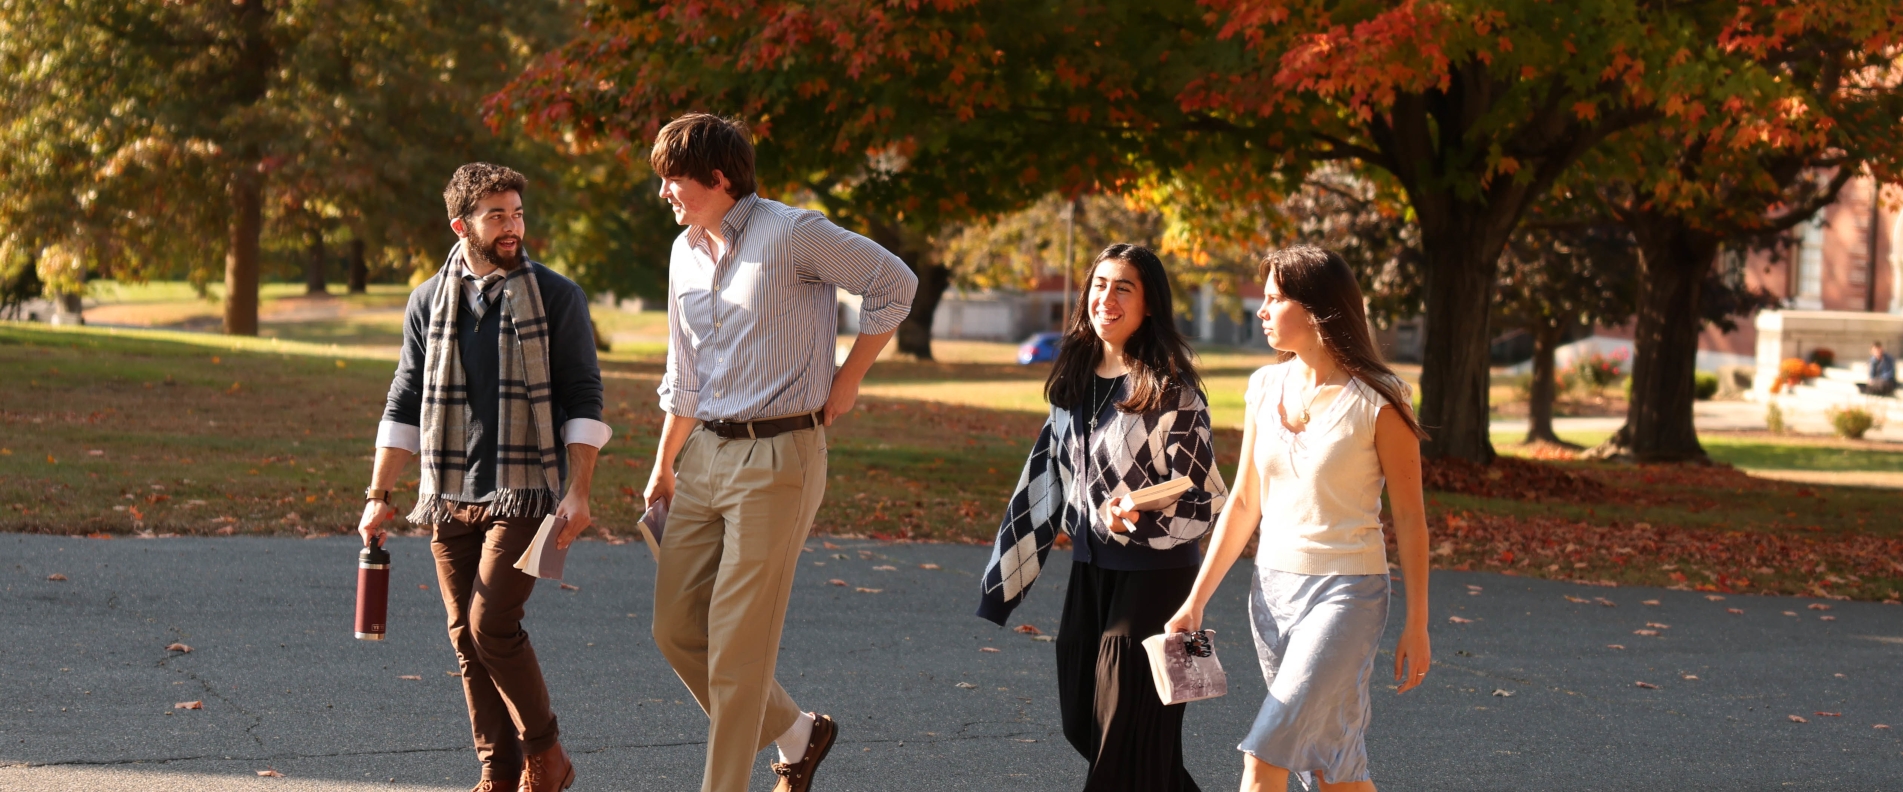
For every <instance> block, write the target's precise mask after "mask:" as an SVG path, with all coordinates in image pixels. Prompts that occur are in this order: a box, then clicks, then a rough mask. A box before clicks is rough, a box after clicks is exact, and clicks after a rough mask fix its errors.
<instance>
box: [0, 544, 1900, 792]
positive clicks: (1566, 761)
mask: <svg viewBox="0 0 1903 792" xmlns="http://www.w3.org/2000/svg"><path fill="white" fill-rule="evenodd" d="M837 545H838V547H837V548H826V547H823V546H822V543H821V542H820V541H818V540H814V541H811V542H809V543H808V549H809V552H808V553H807V554H806V555H805V556H804V558H803V559H802V563H801V568H800V576H799V580H798V583H797V584H796V586H795V589H794V594H793V598H792V606H791V609H790V612H789V614H788V619H787V622H788V623H787V629H786V638H785V647H784V650H783V652H782V653H781V658H780V669H781V679H782V680H783V681H784V682H785V684H786V686H787V688H788V689H789V690H790V691H791V692H792V693H793V695H794V697H795V698H796V699H797V700H798V701H799V702H800V703H801V705H802V706H804V707H806V708H809V709H817V710H819V711H821V712H826V713H830V714H832V715H833V717H834V718H836V719H837V720H838V721H839V723H840V724H841V736H840V743H839V745H838V746H837V747H836V748H835V749H834V751H833V754H832V756H831V758H829V759H828V760H827V762H826V764H825V766H824V768H823V772H822V774H821V775H820V776H819V783H818V787H817V788H819V789H822V790H827V792H845V791H847V790H866V791H878V792H884V791H886V790H1068V789H1076V788H1077V787H1079V786H1080V784H1081V779H1082V772H1083V769H1084V763H1083V760H1082V759H1080V758H1079V757H1078V756H1077V755H1076V753H1075V752H1074V751H1072V750H1071V748H1070V747H1069V745H1068V744H1067V743H1065V742H1064V740H1063V736H1062V734H1061V732H1060V730H1059V725H1058V716H1057V707H1056V695H1055V685H1054V682H1053V679H1052V669H1053V660H1052V644H1051V643H1049V642H1047V641H1038V640H1036V639H1034V638H1033V637H1032V636H1029V635H1026V634H1021V633H1017V632H1013V631H1007V630H1004V629H1001V628H997V627H993V626H991V625H990V624H988V623H985V622H982V621H980V620H978V619H976V618H974V617H972V616H971V611H972V610H973V608H974V606H975V604H976V596H977V589H976V581H977V578H978V575H979V573H980V571H981V569H982V567H983V564H984V561H985V559H986V554H987V551H986V550H985V549H984V548H977V547H966V546H950V545H926V544H886V543H876V542H859V541H838V542H837ZM0 547H3V548H6V551H7V552H6V556H7V560H6V561H5V563H4V565H3V566H0V585H4V588H5V590H4V592H0V630H4V632H0V636H3V637H4V640H0V790H8V792H14V791H16V790H17V791H20V792H26V791H29V790H30V791H32V792H38V791H39V790H78V789H84V790H106V791H109V792H110V791H113V790H147V789H168V790H200V789H202V790H250V789H283V790H293V789H295V790H307V789H308V790H316V789H324V790H331V789H377V790H388V789H410V790H462V789H467V788H469V786H470V785H471V784H472V783H473V782H474V780H475V776H476V771H475V768H476V765H475V757H474V753H473V751H472V750H471V749H470V747H469V731H468V725H467V720H466V715H465V710H464V707H463V703H462V695H461V688H460V680H458V679H457V678H455V677H454V676H453V675H452V672H453V671H454V669H455V662H454V657H453V655H452V653H451V650H450V647H449V643H448V640H447V638H446V637H445V636H444V632H443V610H442V604H441V600H440V599H439V597H438V594H437V592H436V590H435V581H434V579H433V575H432V573H431V568H432V567H431V564H430V562H429V556H428V548H427V547H426V545H425V541H424V540H422V539H419V538H400V539H396V540H393V542H392V547H391V549H392V554H393V555H394V563H393V582H392V605H391V613H390V638H389V640H387V641H384V642H381V643H372V642H365V641H358V640H355V639H354V638H352V635H351V624H350V621H351V602H352V598H353V587H354V585H355V574H356V573H355V558H356V550H357V548H356V546H355V544H354V542H353V541H351V540H349V539H344V538H332V539H319V540H308V541H307V540H295V539H252V538H225V539H154V540H137V539H118V540H111V541H99V540H89V539H73V538H53V537H37V536H17V535H16V536H6V537H0ZM1054 561H1056V562H1057V568H1056V569H1055V570H1054V571H1053V572H1052V573H1051V574H1047V576H1046V577H1045V579H1044V580H1042V581H1041V582H1040V584H1039V585H1038V587H1037V589H1036V590H1034V591H1033V592H1032V595H1031V597H1030V601H1029V602H1028V603H1027V604H1026V605H1025V607H1024V608H1022V609H1021V610H1020V619H1021V620H1022V621H1023V622H1028V623H1030V624H1033V625H1036V626H1037V627H1040V628H1042V629H1043V630H1044V631H1046V632H1053V631H1054V630H1055V628H1056V625H1057V616H1058V611H1059V609H1060V606H1061V604H1062V601H1063V583H1064V580H1065V575H1064V574H1062V573H1063V572H1064V571H1065V570H1064V569H1063V568H1062V567H1063V565H1065V564H1068V563H1069V561H1068V559H1067V558H1063V554H1061V553H1060V554H1057V555H1056V556H1054ZM822 565H823V566H822ZM923 565H936V566H937V568H936V569H931V568H925V567H924V566H923ZM882 567H885V568H883V569H882ZM653 570H654V564H653V562H652V560H651V559H650V557H649V556H648V552H647V550H646V549H645V547H643V546H642V545H641V544H639V543H630V544H625V545H609V544H606V543H603V542H586V543H583V544H581V545H578V548H577V549H576V551H575V552H574V553H573V555H572V556H571V558H570V561H569V579H568V582H570V583H572V584H575V585H576V586H578V589H577V590H566V589H562V588H559V587H558V586H557V585H555V584H554V583H552V582H545V583H543V584H541V585H540V587H539V589H538V591H537V592H536V594H535V596H534V598H533V599H531V600H530V601H529V616H528V620H527V624H528V628H529V630H530V631H531V633H532V635H533V636H534V641H535V646H536V651H537V653H538V654H539V655H540V656H541V659H542V663H543V667H544V670H545V672H546V674H547V677H548V680H549V684H550V688H551V693H552V696H553V699H554V703H555V707H556V711H557V713H558V714H559V716H560V718H561V724H562V729H563V735H562V736H563V741H564V743H565V744H566V745H567V746H568V749H569V751H570V752H571V753H572V754H573V756H574V760H575V764H576V766H577V768H578V770H579V781H578V783H577V784H576V787H575V789H577V790H610V789H613V790H650V789H651V790H691V789H695V788H697V787H698V785H699V777H700V767H701V761H702V759H701V757H702V740H703V739H704V736H705V725H706V720H705V716H704V715H702V713H701V711H700V709H699V708H698V707H697V706H695V705H694V703H693V700H692V699H691V698H690V697H689V696H688V695H687V693H686V690H685V689H684V688H683V687H682V686H681V684H680V682H679V681H678V680H677V679H676V678H675V677H674V675H673V673H672V672H671V671H669V670H668V667H667V665H666V663H665V662H664V661H663V660H662V658H661V656H660V654H659V653H658V652H657V651H656V650H655V648H654V645H653V641H652V640H651V638H650V637H649V627H650V624H651V621H650V618H651V614H650V613H649V606H650V602H651V599H650V595H651V586H652V582H653ZM1248 573H1249V569H1248V567H1247V565H1246V564H1244V565H1243V566H1241V567H1239V568H1238V569H1237V570H1236V571H1235V572H1234V573H1232V577H1231V580H1230V583H1229V585H1228V587H1227V588H1225V590H1224V591H1223V592H1222V593H1221V595H1220V597H1219V600H1218V601H1217V602H1216V603H1215V604H1214V605H1213V606H1212V609H1211V613H1210V616H1209V622H1210V626H1212V627H1214V628H1215V629H1216V630H1217V631H1218V635H1217V646H1218V656H1219V657H1220V658H1221V659H1222V660H1223V662H1224V663H1225V667H1226V668H1227V669H1228V671H1229V673H1230V693H1229V695H1228V696H1227V697H1225V698H1221V699H1216V700H1212V701H1208V702H1200V703H1196V704H1192V705H1190V708H1189V715H1188V719H1187V725H1186V727H1185V731H1186V733H1185V741H1186V743H1187V744H1186V753H1187V757H1188V759H1187V761H1188V764H1189V767H1190V770H1191V772H1192V773H1193V774H1194V775H1195V777H1196V778H1197V780H1198V781H1199V782H1200V783H1201V784H1202V786H1203V788H1204V789H1209V790H1221V789H1233V788H1234V787H1235V785H1236V783H1237V779H1238V776H1239V774H1240V768H1241V763H1240V758H1239V756H1238V754H1237V753H1236V751H1235V747H1234V746H1235V743H1236V741H1237V740H1238V739H1240V738H1241V736H1242V735H1243V734H1244V732H1245V731H1246V730H1247V729H1248V726H1249V723H1250V720H1251V719H1252V717H1253V716H1254V713H1255V710H1256V708H1257V706H1258V705H1259V704H1260V702H1261V697H1262V695H1263V684H1262V680H1261V677H1260V675H1259V673H1258V671H1257V666H1256V664H1255V662H1254V651H1253V647H1252V644H1251V642H1250V640H1249V638H1248V626H1247V621H1246V619H1245V615H1244V608H1243V601H1244V596H1245V594H1246V589H1247V581H1248ZM55 574H58V575H63V576H65V577H66V580H64V581H54V580H48V577H49V576H50V575H55ZM832 579H839V580H843V581H845V582H846V583H847V584H848V585H847V586H844V587H841V586H835V585H831V584H830V583H829V582H828V581H829V580H832ZM861 588H866V589H877V591H876V592H862V591H859V590H858V589H861ZM1396 588H1397V591H1398V589H1399V586H1398V585H1397V587H1396ZM1432 597H1433V605H1432V612H1433V620H1434V621H1433V636H1434V649H1435V654H1436V657H1435V659H1436V664H1435V666H1434V670H1433V672H1432V673H1431V674H1430V675H1429V677H1428V681H1427V683H1426V684H1425V685H1424V686H1423V687H1422V688H1421V689H1419V690H1417V691H1414V692H1411V693H1409V694H1407V695H1405V696H1396V695H1394V692H1393V689H1392V687H1391V684H1390V682H1391V680H1390V679H1389V678H1387V676H1386V675H1385V674H1382V673H1381V672H1382V671H1383V670H1384V669H1385V668H1387V667H1389V666H1391V657H1392V656H1391V655H1390V654H1388V653H1387V651H1386V650H1384V652H1383V658H1382V659H1381V660H1380V661H1378V663H1379V664H1378V665H1377V680H1376V681H1377V689H1376V695H1375V704H1374V725H1373V728H1372V731H1371V732H1370V734H1369V738H1368V742H1369V752H1370V755H1371V761H1370V764H1371V768H1372V772H1373V775H1374V778H1375V781H1376V783H1377V784H1378V785H1380V786H1381V787H1382V788H1384V789H1392V790H1527V789H1537V790H1624V789H1633V790H1637V789H1646V790H1651V789H1667V788H1675V789H1689V790H1726V791H1727V792H1730V791H1731V790H1752V789H1765V790H1783V789H1818V790H1897V789H1903V686H1899V685H1898V684H1897V680H1898V679H1899V676H1900V674H1903V608H1899V607H1896V606H1886V605H1881V604H1874V603H1852V602H1833V603H1825V602H1821V601H1815V600H1806V599H1797V598H1776V597H1755V596H1731V597H1728V598H1725V599H1723V600H1712V599H1710V598H1708V597H1707V595H1704V594H1700V593H1695V592H1681V591H1665V590H1658V589H1636V588H1594V587H1585V586H1577V585H1571V584H1566V583H1555V582H1547V581H1537V580H1527V579H1522V578H1513V577H1504V576H1500V575H1490V574H1480V573H1454V572H1439V573H1436V574H1435V575H1434V577H1433V581H1432ZM1576 600H1577V601H1576ZM1646 600H1654V601H1656V602H1657V603H1658V604H1656V605H1647V604H1644V601H1646ZM1813 604H1816V605H1823V604H1828V605H1829V606H1830V609H1829V610H1827V611H1823V610H1812V609H1810V607H1808V606H1810V605H1813ZM1732 609H1735V610H1738V611H1742V612H1741V613H1732V612H1730V611H1731V610H1732ZM1402 613H1403V610H1402V603H1401V602H1400V601H1399V600H1398V599H1397V601H1396V603H1395V608H1394V614H1395V615H1394V618H1393V620H1392V621H1391V622H1390V623H1389V629H1388V636H1387V637H1388V644H1387V646H1389V647H1391V646H1392V641H1393V639H1394V638H1395V636H1396V635H1398V633H1399V631H1400V626H1401V625H1400V618H1401V614H1402ZM1452 617H1459V618H1460V619H1464V620H1467V621H1465V622H1463V623H1456V622H1454V621H1451V618H1452ZM1825 617H1829V619H1828V620H1826V618H1825ZM1015 624H1016V623H1015V622H1014V625H1015ZM1648 625H1669V626H1648ZM1635 630H1651V631H1654V632H1656V633H1658V634H1657V635H1641V634H1635V632H1634V631H1635ZM175 642H176V643H183V644H186V645H189V646H191V647H192V651H191V652H190V653H189V654H187V653H181V652H176V651H168V650H167V649H166V647H167V646H168V645H170V644H172V643H175ZM1610 645H1619V646H1623V647H1624V648H1623V649H1616V648H1611V647H1610ZM987 648H990V649H996V650H997V651H996V652H988V651H984V650H985V649H987ZM405 677H415V678H412V679H406V678H405ZM1692 677H1696V679H1693V678H1692ZM1640 682H1644V683H1646V684H1647V685H1650V686H1652V687H1641V686H1640V685H1639V684H1638V683H1640ZM183 701H200V702H202V705H203V709H196V710H187V709H175V708H174V704H176V703H178V702H183ZM1822 713H1832V714H1822ZM1791 716H1798V717H1801V718H1803V719H1804V720H1805V721H1806V722H1803V723H1799V722H1797V721H1795V720H1793V719H1792V717H1791ZM1876 724H1889V725H1893V726H1895V727H1896V728H1894V729H1879V728H1876ZM766 763H767V756H766V755H765V754H762V755H761V756H760V757H759V761H758V762H757V763H756V770H755V786H754V788H755V789H758V790H764V789H768V788H769V787H770V777H769V775H768V773H767V770H766ZM265 770H274V771H276V772H278V773H281V774H282V777H260V776H259V775H258V772H259V771H265Z"/></svg>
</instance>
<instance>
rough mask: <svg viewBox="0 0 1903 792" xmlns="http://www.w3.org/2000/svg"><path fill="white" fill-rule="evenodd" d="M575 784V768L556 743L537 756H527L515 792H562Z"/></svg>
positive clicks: (559, 744) (566, 754)
mask: <svg viewBox="0 0 1903 792" xmlns="http://www.w3.org/2000/svg"><path fill="white" fill-rule="evenodd" d="M574 783H575V766H574V765H573V764H570V763H569V761H568V752H567V751H564V750H562V744H561V743H556V744H554V745H552V746H549V749H548V750H546V751H543V752H541V753H538V754H529V756H528V761H526V762H523V763H522V783H521V785H520V786H517V787H516V792H562V790H564V789H567V788H568V787H569V786H570V785H571V784H574Z"/></svg>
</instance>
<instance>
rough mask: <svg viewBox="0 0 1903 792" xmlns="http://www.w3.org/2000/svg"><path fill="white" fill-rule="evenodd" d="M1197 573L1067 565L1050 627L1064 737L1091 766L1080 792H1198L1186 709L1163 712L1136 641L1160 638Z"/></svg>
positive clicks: (1187, 569) (1140, 643)
mask: <svg viewBox="0 0 1903 792" xmlns="http://www.w3.org/2000/svg"><path fill="white" fill-rule="evenodd" d="M1195 582H1196V567H1184V568H1181V569H1159V570H1152V571H1144V572H1124V571H1119V570H1114V569H1103V568H1101V567H1098V566H1096V565H1094V564H1086V563H1080V562H1075V561H1073V562H1071V568H1070V591H1069V592H1068V593H1066V595H1065V597H1064V617H1063V623H1062V624H1061V625H1060V626H1059V627H1058V629H1057V702H1058V708H1059V709H1060V710H1061V711H1062V713H1063V718H1064V737H1065V738H1066V739H1068V740H1070V744H1071V746H1072V747H1074V748H1076V749H1077V752H1078V753H1080V754H1083V755H1084V759H1085V760H1086V761H1088V762H1090V773H1089V776H1088V777H1087V779H1086V780H1085V782H1084V790H1085V792H1123V791H1124V790H1128V792H1200V790H1199V789H1198V787H1197V786H1196V781H1195V780H1194V779H1191V778H1190V777H1189V771H1188V770H1185V769H1183V707H1184V706H1185V705H1182V704H1177V705H1175V706H1170V707H1165V706H1163V700H1162V699H1161V698H1159V697H1158V696H1157V695H1156V682H1155V680H1153V679H1152V678H1151V677H1150V661H1149V657H1148V656H1147V655H1145V654H1144V652H1143V639H1145V638H1148V637H1150V636H1152V635H1156V634H1157V633H1160V632H1162V631H1163V623H1164V622H1167V621H1169V618H1170V617H1171V616H1173V615H1175V614H1176V609H1177V608H1179V607H1182V604H1183V600H1184V599H1186V598H1187V597H1188V596H1189V590H1190V587H1191V586H1192V585H1194V584H1195Z"/></svg>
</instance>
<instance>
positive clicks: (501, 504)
mask: <svg viewBox="0 0 1903 792" xmlns="http://www.w3.org/2000/svg"><path fill="white" fill-rule="evenodd" d="M462 253H463V247H462V244H461V243H458V244H457V245H456V247H455V249H453V250H451V251H450V253H449V258H448V260H446V261H445V262H444V263H443V270H442V273H441V275H440V282H439V283H438V284H437V286H436V301H435V303H434V304H432V305H431V306H430V319H429V336H428V341H427V343H425V344H424V353H423V416H422V418H423V420H422V424H423V425H422V431H421V434H422V446H423V464H422V467H423V473H422V478H421V481H420V483H419V486H418V488H417V499H416V510H415V511H413V512H411V513H410V522H411V523H414V524H416V525H425V526H427V525H436V524H438V523H442V522H445V521H447V520H448V519H449V514H450V511H451V509H452V508H453V505H452V503H451V501H452V500H455V499H460V500H465V501H470V500H476V499H477V498H480V497H482V496H483V495H485V494H487V493H480V492H469V491H468V486H469V484H470V483H471V482H470V481H469V478H468V476H467V475H466V474H467V472H468V470H469V464H468V461H467V459H466V456H467V446H466V444H467V442H468V428H469V424H470V423H471V422H472V421H474V417H473V416H472V415H471V414H470V410H469V398H468V385H467V379H466V376H465V374H464V373H463V359H462V355H461V354H460V351H459V350H458V349H457V348H456V347H457V333H456V314H457V312H458V311H460V310H462V308H463V288H462V282H461V273H462V270H463V260H462V258H463V256H462ZM534 269H535V265H534V263H533V262H530V261H527V260H526V259H525V260H524V261H523V263H522V266H520V267H517V268H516V269H515V271H513V272H510V273H509V274H508V276H507V277H505V278H504V279H503V280H502V284H501V289H502V299H501V300H500V301H498V303H497V305H496V308H498V309H500V310H501V311H502V316H501V320H502V321H501V328H500V331H499V332H498V333H497V334H496V344H497V370H496V384H497V386H498V387H499V388H500V390H501V392H500V393H499V394H497V404H496V424H497V426H496V497H495V499H494V500H493V501H491V502H490V504H489V507H490V514H492V515H494V516H497V517H545V516H547V515H549V514H551V513H553V512H554V511H555V506H556V503H557V500H558V498H559V495H560V493H561V490H562V480H561V467H560V465H561V457H560V454H561V444H560V442H559V441H558V439H557V438H556V436H555V419H554V415H553V412H552V411H551V410H550V407H549V395H550V389H549V378H548V317H547V316H545V315H544V314H543V312H542V291H541V289H540V288H539V287H538V286H537V285H536V282H535V273H534Z"/></svg>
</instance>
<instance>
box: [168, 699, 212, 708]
mask: <svg viewBox="0 0 1903 792" xmlns="http://www.w3.org/2000/svg"><path fill="white" fill-rule="evenodd" d="M204 708H205V702H203V701H181V702H179V703H177V704H173V705H172V709H195V710H202V709H204Z"/></svg>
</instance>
